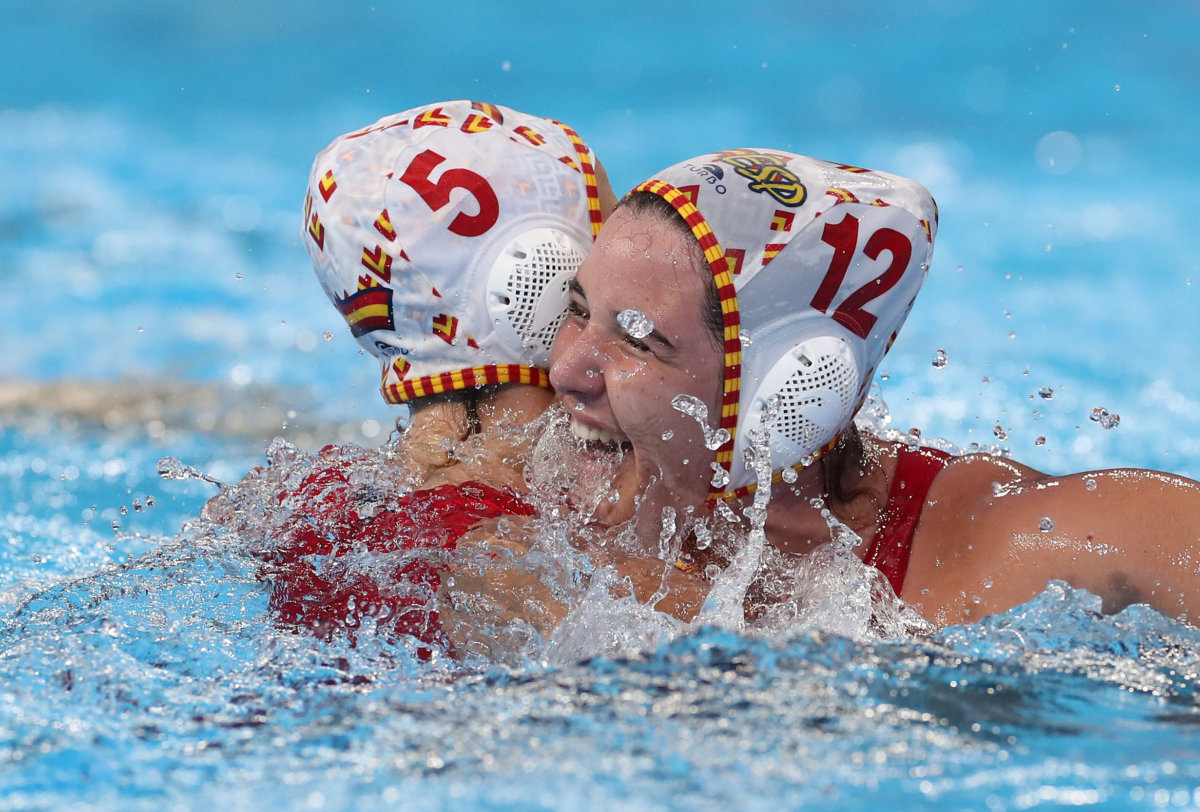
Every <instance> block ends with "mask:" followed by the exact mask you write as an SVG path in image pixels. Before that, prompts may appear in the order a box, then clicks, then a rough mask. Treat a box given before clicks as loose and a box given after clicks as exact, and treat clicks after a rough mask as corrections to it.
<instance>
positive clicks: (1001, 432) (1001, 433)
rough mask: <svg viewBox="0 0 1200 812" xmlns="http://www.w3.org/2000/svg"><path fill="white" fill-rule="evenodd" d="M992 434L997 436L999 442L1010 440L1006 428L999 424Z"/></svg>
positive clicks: (994, 427) (993, 428) (995, 426)
mask: <svg viewBox="0 0 1200 812" xmlns="http://www.w3.org/2000/svg"><path fill="white" fill-rule="evenodd" d="M992 434H995V435H996V439H997V440H1001V441H1004V440H1007V439H1008V432H1007V431H1005V429H1004V426H1001V425H1000V424H999V423H997V424H996V425H994V426H992Z"/></svg>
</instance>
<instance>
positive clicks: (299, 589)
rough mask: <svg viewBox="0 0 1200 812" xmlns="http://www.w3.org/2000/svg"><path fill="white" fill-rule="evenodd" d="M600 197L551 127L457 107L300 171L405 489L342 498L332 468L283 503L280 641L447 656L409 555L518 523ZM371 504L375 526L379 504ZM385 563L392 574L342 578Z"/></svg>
mask: <svg viewBox="0 0 1200 812" xmlns="http://www.w3.org/2000/svg"><path fill="white" fill-rule="evenodd" d="M612 203H613V197H612V193H611V191H610V190H609V188H608V184H607V180H606V179H605V178H604V176H603V170H602V169H601V168H600V166H599V164H598V163H597V161H596V158H595V156H594V155H593V154H592V152H591V151H590V150H589V149H588V147H587V146H586V145H585V144H584V142H583V141H582V140H581V139H580V138H579V136H578V135H577V134H576V133H575V132H574V131H573V130H572V129H571V128H569V127H567V126H566V125H564V124H561V123H558V122H555V121H551V120H547V119H543V118H537V117H534V116H530V115H526V114H523V113H520V112H517V111H515V110H511V109H508V108H506V107H500V106H496V105H490V104H478V103H472V102H469V101H453V102H444V103H440V104H433V105H428V106H424V107H420V108H414V109H412V110H408V111H405V112H403V113H399V114H397V115H393V116H389V117H387V118H384V119H382V120H380V121H378V122H376V123H375V124H374V125H372V126H370V127H368V128H366V129H364V130H361V131H358V132H354V133H350V134H348V135H344V136H342V137H340V138H338V139H337V140H335V141H334V142H333V143H332V144H331V145H330V146H329V147H328V148H327V149H325V150H324V151H323V152H321V153H320V154H319V155H318V156H317V158H316V161H315V162H314V164H313V168H312V173H311V176H310V179H309V187H308V195H307V198H306V201H305V207H304V232H303V239H304V244H305V247H306V248H307V250H308V252H309V255H310V257H311V259H312V264H313V267H314V269H315V270H316V273H317V277H318V278H319V280H320V282H321V285H322V287H323V288H324V290H325V292H326V294H327V295H328V296H329V298H330V300H331V301H332V302H333V304H334V306H335V307H336V308H337V309H338V311H339V312H340V313H341V314H342V315H343V316H344V317H345V320H346V322H347V324H348V325H349V327H350V330H351V332H352V333H353V334H354V336H355V337H356V338H357V339H358V341H359V343H360V344H361V345H362V346H363V347H364V348H365V349H366V350H367V351H368V352H370V353H371V354H372V355H374V356H375V357H376V358H378V359H379V362H380V365H381V370H382V372H381V391H382V393H383V397H384V398H385V400H387V401H388V402H389V403H395V404H404V405H407V406H410V407H411V408H412V421H411V425H410V427H409V429H408V432H407V433H406V435H405V438H404V441H403V444H402V446H401V451H402V452H403V453H401V455H400V456H401V458H402V460H403V462H404V464H405V465H407V466H408V468H409V471H408V473H409V476H410V480H411V482H412V484H413V485H414V486H415V490H414V491H413V492H412V493H409V494H407V495H404V496H400V495H399V494H388V495H383V496H382V497H381V495H380V494H378V493H374V492H371V489H365V490H366V491H367V492H363V491H364V489H362V488H358V489H356V487H355V486H354V485H352V484H351V483H352V474H353V471H352V468H353V465H352V464H350V463H347V462H344V461H342V462H337V461H335V460H334V459H333V458H332V457H333V454H332V451H330V452H323V453H324V454H325V456H328V457H329V460H328V464H327V465H323V466H320V467H318V468H317V469H316V470H314V471H312V472H310V473H309V474H308V475H307V476H306V477H305V478H304V480H303V482H301V483H300V485H299V486H298V487H297V488H295V489H294V490H291V491H289V492H287V493H283V494H280V499H281V500H282V501H283V502H284V503H285V504H287V505H289V506H291V507H292V509H293V510H294V518H293V520H292V521H291V522H290V523H289V527H288V531H287V532H286V533H284V534H283V538H282V539H281V540H280V544H279V546H278V548H277V549H275V550H273V551H271V554H270V556H269V559H270V567H269V568H268V570H267V571H266V574H265V576H264V577H266V578H268V579H269V580H270V581H271V582H272V586H273V606H274V607H275V608H276V609H277V610H278V611H279V612H280V613H281V615H282V616H283V617H284V618H285V619H286V620H287V621H289V622H294V623H303V624H306V625H309V626H312V627H314V628H316V629H318V630H320V631H323V632H324V631H328V630H331V629H333V628H335V627H339V626H347V625H349V626H354V625H357V624H358V623H359V622H360V621H361V620H362V619H363V618H364V617H366V616H368V615H369V616H371V617H373V618H374V619H375V622H376V625H377V626H378V627H379V628H384V629H387V630H388V631H389V632H392V633H407V634H412V635H415V636H416V637H418V638H419V639H421V640H424V641H426V642H435V641H439V642H444V640H443V639H442V637H441V631H440V628H439V626H438V616H437V613H436V611H434V610H432V607H430V606H429V604H430V601H431V600H432V598H433V597H434V593H435V592H436V590H437V588H438V575H437V572H436V570H435V569H434V568H433V567H431V565H430V562H429V560H428V558H423V557H421V556H414V555H413V554H411V553H409V552H407V551H411V550H413V549H414V548H431V547H432V548H444V547H453V546H454V545H455V543H456V542H457V540H458V539H459V538H460V537H461V536H462V535H463V534H464V533H466V532H467V531H468V530H469V529H470V528H471V527H472V526H473V525H474V524H475V522H477V521H478V520H480V519H486V518H495V517H498V516H504V515H528V514H529V513H531V512H532V511H531V509H530V508H529V507H528V506H527V505H526V504H525V503H524V502H523V501H522V500H521V498H520V491H521V490H522V488H523V483H522V479H521V455H520V453H519V452H521V451H522V450H523V449H522V448H520V447H519V443H518V442H517V439H515V438H518V437H519V431H517V429H519V428H520V427H521V426H522V425H524V424H525V423H526V422H527V421H528V420H529V419H530V418H532V417H534V416H536V415H538V414H539V413H541V412H542V410H543V409H544V408H545V406H546V404H547V403H548V402H549V401H550V399H551V397H552V393H551V392H550V390H549V382H548V378H547V374H546V372H545V367H546V366H547V364H548V360H549V352H550V345H551V342H552V341H553V338H554V336H555V333H556V331H557V329H558V325H559V323H560V321H561V319H562V316H563V312H564V307H565V304H566V296H567V292H566V288H567V284H568V281H569V280H570V279H571V278H572V277H573V275H574V273H575V270H576V268H577V267H578V265H579V263H580V262H581V261H582V260H583V258H584V256H585V255H586V254H587V252H588V250H589V249H590V247H591V244H592V241H593V239H594V236H595V234H596V233H598V231H599V228H600V224H601V221H602V218H603V215H604V213H605V211H606V209H611V206H612ZM381 498H382V500H383V501H382V507H381V503H380V499H381ZM363 554H367V555H368V556H369V557H371V559H372V560H373V561H375V562H378V561H379V560H380V556H384V557H386V556H389V555H390V556H393V557H394V564H393V565H391V566H389V567H388V568H386V572H384V571H381V570H379V569H376V570H375V571H374V572H370V573H368V572H365V571H362V570H359V571H357V572H356V571H355V570H354V568H353V567H350V566H349V562H351V560H352V559H356V558H361V557H362V555H363Z"/></svg>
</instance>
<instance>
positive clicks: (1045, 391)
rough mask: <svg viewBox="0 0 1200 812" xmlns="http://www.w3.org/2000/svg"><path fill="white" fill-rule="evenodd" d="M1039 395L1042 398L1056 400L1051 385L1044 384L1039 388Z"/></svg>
mask: <svg viewBox="0 0 1200 812" xmlns="http://www.w3.org/2000/svg"><path fill="white" fill-rule="evenodd" d="M1038 397H1040V398H1041V399H1042V400H1054V390H1053V389H1051V388H1050V387H1049V386H1043V387H1042V388H1041V389H1039V390H1038Z"/></svg>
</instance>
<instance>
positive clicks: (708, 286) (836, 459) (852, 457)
mask: <svg viewBox="0 0 1200 812" xmlns="http://www.w3.org/2000/svg"><path fill="white" fill-rule="evenodd" d="M617 208H618V209H626V210H628V211H629V213H630V214H633V215H650V216H657V217H662V218H664V219H665V220H666V221H667V222H668V223H670V224H671V225H672V226H674V227H675V228H677V229H678V230H679V232H680V233H682V234H686V235H687V244H688V247H689V250H692V251H693V252H694V255H695V257H696V259H697V260H698V261H699V263H700V267H701V268H710V269H711V266H710V265H709V264H708V260H707V259H706V258H705V256H704V251H703V249H701V247H700V242H699V240H697V239H696V236H695V235H694V234H693V233H692V229H691V228H690V227H689V226H688V224H687V223H686V222H685V221H684V219H683V216H682V215H680V213H679V212H678V210H676V208H675V207H674V206H672V205H671V204H670V203H669V202H668V201H667V199H666V198H664V197H660V196H659V195H656V194H653V193H652V192H630V193H629V194H627V195H625V197H624V198H622V199H621V202H620V203H618V204H617ZM702 276H703V277H704V303H703V304H702V305H701V307H702V309H703V312H702V313H701V318H702V319H703V320H704V326H705V327H707V328H708V333H709V335H710V337H711V338H712V339H713V341H714V342H715V343H716V345H717V346H718V347H722V346H724V343H725V315H724V313H723V312H722V310H721V293H720V291H718V290H717V282H716V280H715V279H714V278H713V275H712V273H707V274H702ZM866 462H867V460H866V447H865V446H864V445H863V440H862V435H861V434H859V431H858V427H857V426H855V425H854V423H853V422H851V423H850V425H848V426H846V428H844V429H842V432H841V435H840V436H839V438H838V442H837V445H835V446H834V447H833V448H832V449H830V450H829V451H828V452H826V453H825V454H824V455H823V456H822V457H821V458H820V459H819V460H818V464H820V466H821V483H822V487H823V488H824V490H825V493H826V494H828V495H829V496H830V497H831V498H832V499H833V500H834V502H835V503H837V502H840V503H842V504H849V503H850V502H852V501H853V500H854V499H855V497H857V496H859V495H861V494H862V493H864V492H865V491H866V488H865V487H863V486H861V485H858V484H857V482H856V480H858V479H860V477H859V476H858V472H861V471H863V470H864V468H865V465H866Z"/></svg>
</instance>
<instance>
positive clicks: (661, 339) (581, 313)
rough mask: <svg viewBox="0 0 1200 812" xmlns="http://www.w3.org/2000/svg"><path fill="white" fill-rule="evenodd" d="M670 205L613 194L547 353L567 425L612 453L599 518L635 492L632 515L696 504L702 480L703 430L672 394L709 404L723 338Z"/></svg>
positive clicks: (716, 403) (699, 265)
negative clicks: (613, 206)
mask: <svg viewBox="0 0 1200 812" xmlns="http://www.w3.org/2000/svg"><path fill="white" fill-rule="evenodd" d="M671 216H673V210H672V211H671V212H667V213H664V212H661V211H659V212H651V211H650V208H649V207H645V208H639V206H638V204H636V203H628V202H627V203H625V204H623V205H622V207H621V208H620V209H619V210H618V213H617V214H616V215H614V217H613V218H612V219H611V220H610V221H609V223H608V224H607V226H606V227H605V228H604V229H603V230H602V234H603V237H602V238H601V239H600V240H599V241H598V242H597V244H596V247H595V249H594V250H593V253H592V254H591V255H590V257H589V258H588V259H587V260H585V261H584V263H583V264H582V265H581V266H580V268H579V271H578V273H577V275H576V277H575V283H574V284H573V285H572V287H571V299H570V304H569V306H568V311H567V313H568V315H567V318H566V320H565V321H564V322H563V325H562V327H561V328H560V330H559V333H558V337H557V338H556V339H555V342H554V348H553V351H552V355H551V358H552V361H551V367H550V369H551V374H550V382H551V385H552V386H553V387H554V389H555V391H556V392H558V394H559V397H560V398H561V399H562V402H563V403H564V404H565V405H566V407H567V409H568V410H569V412H570V415H571V422H570V425H571V429H572V431H573V432H574V433H575V434H576V436H578V437H580V438H582V439H583V440H586V441H588V442H589V443H590V444H592V445H593V446H594V447H595V449H596V450H602V451H604V452H605V453H606V454H608V455H610V456H615V457H616V458H617V460H618V461H617V467H616V469H615V475H614V482H613V486H614V488H615V489H616V491H617V493H618V494H619V498H618V499H617V500H615V501H604V502H601V504H600V505H599V507H598V508H597V512H596V514H595V518H596V520H597V521H599V522H601V523H603V524H609V525H612V524H617V523H619V522H623V521H626V520H628V519H630V518H632V517H633V516H634V508H635V496H636V497H639V506H640V508H641V510H640V511H639V513H638V515H639V516H644V517H650V518H651V519H653V517H657V516H658V515H660V513H661V510H662V508H664V507H672V508H674V509H676V510H683V509H686V508H687V507H688V506H691V507H693V508H696V507H700V506H702V505H703V504H704V500H705V495H706V494H707V492H708V478H709V476H711V473H712V472H711V470H707V469H706V467H705V464H704V462H703V461H702V460H703V457H704V455H705V454H706V453H708V452H707V451H706V449H705V448H704V445H703V443H704V435H703V433H702V432H699V431H697V430H696V425H695V422H694V421H693V420H692V419H691V418H689V417H688V416H687V415H685V414H683V413H681V412H680V411H678V410H676V409H675V408H673V407H672V405H671V401H672V399H673V398H674V397H675V396H678V395H685V396H690V397H694V398H696V399H697V400H698V401H699V403H701V404H703V405H704V406H705V408H706V410H707V411H708V412H709V413H711V414H716V413H717V412H718V410H719V409H720V404H721V382H720V373H721V367H722V347H721V344H720V342H719V341H717V340H715V339H714V338H713V336H712V334H711V331H710V330H709V328H708V325H707V321H706V313H708V312H711V311H709V309H708V307H707V305H708V298H707V296H706V292H707V290H708V288H709V287H711V284H710V283H711V279H712V275H711V273H710V272H709V271H708V270H707V268H706V267H705V265H704V256H703V253H702V252H701V251H700V250H699V247H698V245H697V244H696V243H695V241H694V240H692V239H691V238H690V236H689V235H687V234H684V233H682V232H681V231H680V230H679V229H677V228H675V227H673V226H672V225H671V221H670V219H668V218H669V217H671ZM706 276H707V278H708V280H709V283H706V282H705V277H706ZM629 313H637V314H640V318H639V319H638V322H637V324H636V325H635V324H633V323H631V322H630V319H629V318H622V316H623V315H624V314H629ZM693 460H694V461H695V462H694V464H693V462H692V461H693Z"/></svg>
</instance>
